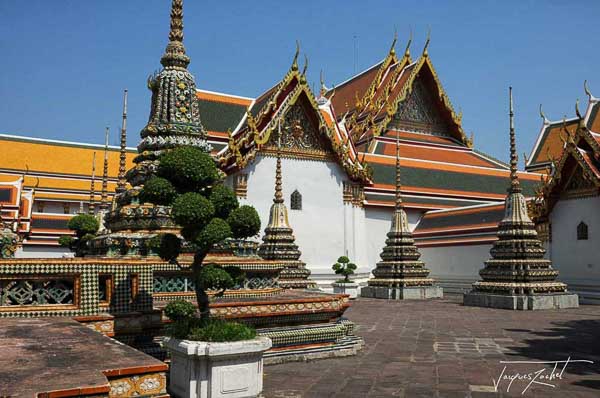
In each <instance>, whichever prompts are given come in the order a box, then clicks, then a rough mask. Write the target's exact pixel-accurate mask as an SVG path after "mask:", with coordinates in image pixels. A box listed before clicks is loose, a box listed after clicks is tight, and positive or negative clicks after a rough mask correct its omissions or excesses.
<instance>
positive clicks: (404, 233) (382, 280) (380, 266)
mask: <svg viewBox="0 0 600 398" xmlns="http://www.w3.org/2000/svg"><path fill="white" fill-rule="evenodd" d="M380 257H381V260H382V261H380V262H378V263H377V265H376V267H375V269H374V270H373V275H374V278H371V279H369V281H368V282H367V283H368V286H366V287H364V288H362V290H361V296H362V297H371V298H384V299H396V300H402V299H424V298H435V297H442V294H443V292H442V288H441V287H439V286H435V285H434V283H433V279H431V278H428V277H427V276H428V275H429V270H428V269H427V268H425V263H424V262H423V261H421V260H419V258H420V257H421V253H419V250H418V249H417V247H416V246H415V240H414V238H413V235H412V232H411V230H410V226H409V225H408V216H407V214H406V212H405V211H404V207H403V204H402V185H401V181H400V138H399V136H398V135H397V136H396V204H395V206H394V213H393V214H392V225H391V227H390V231H389V232H388V233H387V239H386V240H385V247H384V248H383V250H382V252H381V255H380Z"/></svg>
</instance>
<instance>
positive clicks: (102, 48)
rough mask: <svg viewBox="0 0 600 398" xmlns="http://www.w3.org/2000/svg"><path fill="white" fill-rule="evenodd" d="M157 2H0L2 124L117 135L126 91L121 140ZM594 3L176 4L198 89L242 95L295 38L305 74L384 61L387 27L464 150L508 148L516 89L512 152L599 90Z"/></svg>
mask: <svg viewBox="0 0 600 398" xmlns="http://www.w3.org/2000/svg"><path fill="white" fill-rule="evenodd" d="M169 8H170V1H168V0H126V1H125V0H103V1H100V0H96V1H81V0H53V1H48V0H36V1H33V0H18V1H17V0H0V54H2V66H1V67H0V71H1V73H0V103H1V104H2V105H1V106H0V132H2V133H7V134H17V135H27V136H34V137H44V138H52V139H63V140H69V141H79V142H94V143H101V142H103V134H104V133H103V132H104V127H105V126H106V125H109V126H111V128H112V129H113V130H112V131H113V136H112V138H111V143H114V144H116V143H117V141H118V140H117V137H116V132H117V129H118V127H119V125H120V112H121V97H122V90H123V88H128V89H129V128H128V133H129V138H128V143H129V145H132V146H133V145H136V144H137V142H138V139H139V131H140V129H141V128H142V127H143V126H144V124H145V122H146V121H147V118H148V113H149V109H150V92H149V91H148V89H147V88H146V79H147V77H148V75H150V74H151V73H152V72H153V71H155V70H157V69H159V68H160V63H159V60H160V56H161V54H162V53H163V50H164V47H165V45H166V43H167V34H168V13H169ZM599 17H600V2H599V1H593V0H589V1H583V0H575V1H555V0H547V1H533V0H530V1H527V0H523V1H484V0H480V1H452V2H451V1H431V0H421V1H414V2H412V1H328V2H324V1H293V2H292V1H220V2H206V1H199V0H187V1H185V20H184V23H185V45H186V48H187V51H188V54H189V55H190V57H191V59H192V63H191V65H190V70H191V71H192V73H193V74H194V75H195V76H196V83H197V85H198V86H199V87H200V88H204V89H208V90H215V91H222V92H227V93H233V94H238V95H242V96H250V97H254V96H257V95H259V94H260V93H261V92H262V91H264V90H266V89H267V88H269V87H270V86H271V85H272V84H274V83H275V82H277V81H278V80H279V79H280V78H281V77H282V76H283V75H284V74H285V73H286V72H287V70H288V68H289V65H290V62H291V60H292V56H293V53H294V48H295V40H296V39H298V40H300V42H301V47H302V48H301V49H302V52H303V53H306V54H307V55H308V57H309V68H308V77H309V81H310V82H312V83H314V84H315V86H316V87H318V81H319V71H320V70H321V69H322V70H323V72H324V75H325V80H326V83H327V84H328V85H331V84H335V83H340V82H342V81H344V80H346V79H347V78H348V77H350V76H351V75H352V74H353V72H354V70H355V65H354V50H353V49H354V41H355V39H354V37H355V36H356V37H357V39H356V40H357V43H358V69H359V70H362V69H365V68H367V67H368V66H370V65H372V64H374V63H376V62H377V61H379V60H380V59H381V58H383V57H384V56H385V55H386V54H387V51H388V49H389V45H390V43H391V40H392V37H393V32H394V28H396V29H397V30H398V36H399V39H398V45H397V49H398V52H400V53H401V51H402V49H403V48H404V46H405V42H406V40H407V38H408V35H409V30H410V28H412V30H413V32H414V41H413V47H412V54H413V56H415V57H416V56H418V55H419V54H420V53H421V50H422V46H423V44H424V41H425V36H426V33H427V29H428V27H431V31H432V34H431V44H430V47H429V53H430V56H431V59H432V61H433V63H434V65H435V67H436V69H437V71H438V74H439V76H440V79H441V81H442V83H443V85H444V88H445V90H446V92H447V93H448V95H449V96H450V99H451V101H452V103H453V105H454V107H455V109H457V110H459V109H462V111H463V114H464V116H463V127H464V129H465V131H466V132H467V133H468V134H469V133H470V132H473V133H474V134H475V147H476V148H477V149H480V150H483V151H485V152H488V153H490V154H492V155H494V156H496V157H498V158H500V159H504V160H506V159H507V158H508V156H507V153H506V152H507V148H508V145H507V131H508V117H507V106H508V105H507V90H508V86H509V85H512V86H513V87H514V96H515V112H516V117H515V120H516V128H517V134H518V136H517V139H518V146H519V152H520V153H523V152H527V153H529V152H530V150H531V147H532V145H533V143H534V140H535V138H536V136H537V133H538V131H539V129H540V126H541V119H540V117H539V113H538V106H539V104H540V103H542V104H543V105H544V111H545V113H546V115H547V116H548V117H549V118H550V119H551V120H558V119H562V117H563V115H564V114H567V116H568V117H571V116H573V115H574V106H575V100H576V99H577V98H579V99H580V100H581V101H582V102H583V103H584V104H585V103H587V102H586V101H587V98H586V96H585V94H584V91H583V81H584V79H587V80H588V83H589V85H590V87H591V90H592V92H593V93H595V94H596V96H600V77H598V73H596V74H594V73H592V71H593V68H594V67H595V68H596V71H597V65H598V64H600V55H599V54H600V52H598V51H597V48H598V44H599V39H600V24H599V23H598V20H599Z"/></svg>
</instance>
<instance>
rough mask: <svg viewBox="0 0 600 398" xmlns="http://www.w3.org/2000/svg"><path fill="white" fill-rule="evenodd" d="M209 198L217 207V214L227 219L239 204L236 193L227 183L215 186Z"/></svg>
mask: <svg viewBox="0 0 600 398" xmlns="http://www.w3.org/2000/svg"><path fill="white" fill-rule="evenodd" d="M209 199H210V202H211V203H212V204H213V206H214V207H215V216H216V217H219V218H222V219H226V218H227V216H229V213H231V211H232V210H234V209H237V208H238V206H239V203H238V200H237V197H236V196H235V193H234V192H233V191H232V190H231V189H230V188H229V187H226V186H225V185H217V186H216V187H213V189H212V191H211V193H210V197H209Z"/></svg>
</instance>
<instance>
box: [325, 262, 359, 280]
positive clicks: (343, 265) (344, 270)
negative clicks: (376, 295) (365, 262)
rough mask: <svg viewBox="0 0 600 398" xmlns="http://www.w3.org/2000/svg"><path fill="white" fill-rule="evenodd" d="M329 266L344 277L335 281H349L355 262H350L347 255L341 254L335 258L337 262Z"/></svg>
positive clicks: (354, 268)
mask: <svg viewBox="0 0 600 398" xmlns="http://www.w3.org/2000/svg"><path fill="white" fill-rule="evenodd" d="M331 268H332V269H333V270H334V271H335V273H336V274H338V275H343V276H344V279H341V280H340V281H337V282H338V283H349V282H350V275H352V274H354V271H355V270H356V264H354V263H351V262H350V259H349V258H348V257H346V256H341V257H339V258H338V259H337V263H335V264H333V265H332V266H331Z"/></svg>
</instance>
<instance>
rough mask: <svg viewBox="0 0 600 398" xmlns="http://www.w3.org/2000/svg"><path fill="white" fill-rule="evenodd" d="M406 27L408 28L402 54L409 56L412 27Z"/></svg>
mask: <svg viewBox="0 0 600 398" xmlns="http://www.w3.org/2000/svg"><path fill="white" fill-rule="evenodd" d="M408 28H409V33H408V43H406V48H405V49H404V56H405V57H406V58H410V45H411V44H412V40H413V31H412V27H410V26H409V27H408Z"/></svg>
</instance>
